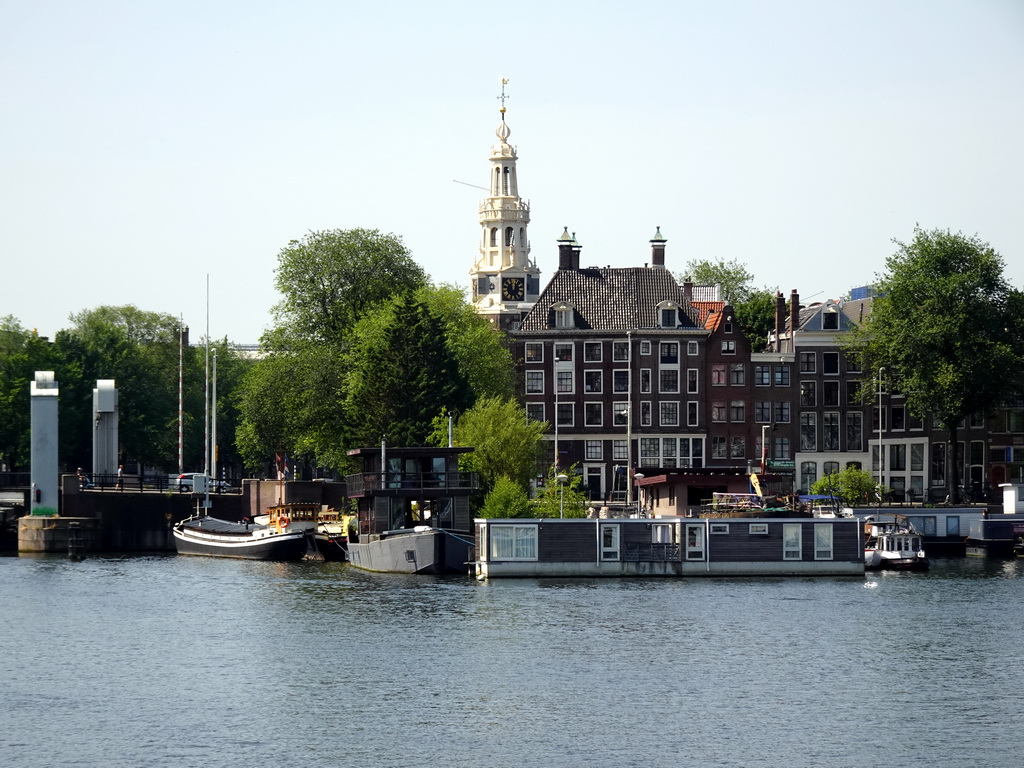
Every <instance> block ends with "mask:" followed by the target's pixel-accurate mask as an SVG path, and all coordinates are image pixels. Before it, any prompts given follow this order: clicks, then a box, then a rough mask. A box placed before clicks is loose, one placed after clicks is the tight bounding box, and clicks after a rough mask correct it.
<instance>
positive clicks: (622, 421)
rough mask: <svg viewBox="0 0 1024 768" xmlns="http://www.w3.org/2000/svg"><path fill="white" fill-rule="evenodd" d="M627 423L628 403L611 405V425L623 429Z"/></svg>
mask: <svg viewBox="0 0 1024 768" xmlns="http://www.w3.org/2000/svg"><path fill="white" fill-rule="evenodd" d="M628 421H629V403H612V424H614V425H615V426H616V427H624V426H626V424H627V423H628Z"/></svg>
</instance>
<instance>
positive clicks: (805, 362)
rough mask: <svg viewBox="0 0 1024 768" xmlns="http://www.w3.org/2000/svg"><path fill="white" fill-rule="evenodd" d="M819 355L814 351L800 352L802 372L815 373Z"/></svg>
mask: <svg viewBox="0 0 1024 768" xmlns="http://www.w3.org/2000/svg"><path fill="white" fill-rule="evenodd" d="M816 360H817V355H816V354H815V353H814V352H801V353H800V373H814V372H815V370H816V367H815V363H816Z"/></svg>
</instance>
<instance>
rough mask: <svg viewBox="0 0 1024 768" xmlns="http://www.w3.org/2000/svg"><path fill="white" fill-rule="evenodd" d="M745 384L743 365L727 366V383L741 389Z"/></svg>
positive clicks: (745, 377)
mask: <svg viewBox="0 0 1024 768" xmlns="http://www.w3.org/2000/svg"><path fill="white" fill-rule="evenodd" d="M746 382H747V376H746V368H745V367H744V365H743V363H733V364H732V365H730V366H729V383H730V384H731V385H732V386H734V387H742V386H743V385H744V384H746Z"/></svg>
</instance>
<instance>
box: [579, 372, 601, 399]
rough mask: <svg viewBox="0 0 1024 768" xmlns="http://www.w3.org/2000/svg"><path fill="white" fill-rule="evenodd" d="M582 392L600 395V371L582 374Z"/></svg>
mask: <svg viewBox="0 0 1024 768" xmlns="http://www.w3.org/2000/svg"><path fill="white" fill-rule="evenodd" d="M583 391H584V392H589V393H592V394H600V392H601V372H600V371H584V372H583Z"/></svg>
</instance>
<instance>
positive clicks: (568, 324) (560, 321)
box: [554, 308, 573, 328]
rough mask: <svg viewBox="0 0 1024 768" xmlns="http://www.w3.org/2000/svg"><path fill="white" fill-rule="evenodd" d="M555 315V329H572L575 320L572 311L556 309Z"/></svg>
mask: <svg viewBox="0 0 1024 768" xmlns="http://www.w3.org/2000/svg"><path fill="white" fill-rule="evenodd" d="M554 315H555V328H572V327H573V318H572V310H571V309H562V308H560V309H556V310H555V311H554Z"/></svg>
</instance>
